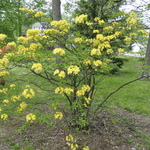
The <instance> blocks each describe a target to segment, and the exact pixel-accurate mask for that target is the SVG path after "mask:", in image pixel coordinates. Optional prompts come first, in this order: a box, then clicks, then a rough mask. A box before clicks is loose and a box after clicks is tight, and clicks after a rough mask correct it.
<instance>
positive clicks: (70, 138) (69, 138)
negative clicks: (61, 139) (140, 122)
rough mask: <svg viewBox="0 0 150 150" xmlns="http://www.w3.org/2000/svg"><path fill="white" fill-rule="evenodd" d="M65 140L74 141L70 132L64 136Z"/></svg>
mask: <svg viewBox="0 0 150 150" xmlns="http://www.w3.org/2000/svg"><path fill="white" fill-rule="evenodd" d="M66 141H74V138H73V136H72V135H71V134H69V135H68V136H66Z"/></svg>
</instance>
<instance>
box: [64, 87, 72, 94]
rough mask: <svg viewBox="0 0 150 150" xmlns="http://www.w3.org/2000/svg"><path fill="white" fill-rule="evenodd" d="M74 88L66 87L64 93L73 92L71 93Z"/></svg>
mask: <svg viewBox="0 0 150 150" xmlns="http://www.w3.org/2000/svg"><path fill="white" fill-rule="evenodd" d="M73 91H74V90H73V89H71V88H65V89H64V93H66V94H71V93H73Z"/></svg>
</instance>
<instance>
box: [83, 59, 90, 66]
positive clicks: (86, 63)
mask: <svg viewBox="0 0 150 150" xmlns="http://www.w3.org/2000/svg"><path fill="white" fill-rule="evenodd" d="M83 63H84V64H85V65H91V60H90V59H84V60H83Z"/></svg>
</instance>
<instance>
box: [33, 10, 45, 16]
mask: <svg viewBox="0 0 150 150" xmlns="http://www.w3.org/2000/svg"><path fill="white" fill-rule="evenodd" d="M43 15H44V13H43V12H42V11H38V12H36V14H35V17H41V16H43Z"/></svg>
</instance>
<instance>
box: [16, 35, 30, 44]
mask: <svg viewBox="0 0 150 150" xmlns="http://www.w3.org/2000/svg"><path fill="white" fill-rule="evenodd" d="M18 42H19V43H21V44H27V43H28V38H26V37H23V36H20V37H18Z"/></svg>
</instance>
